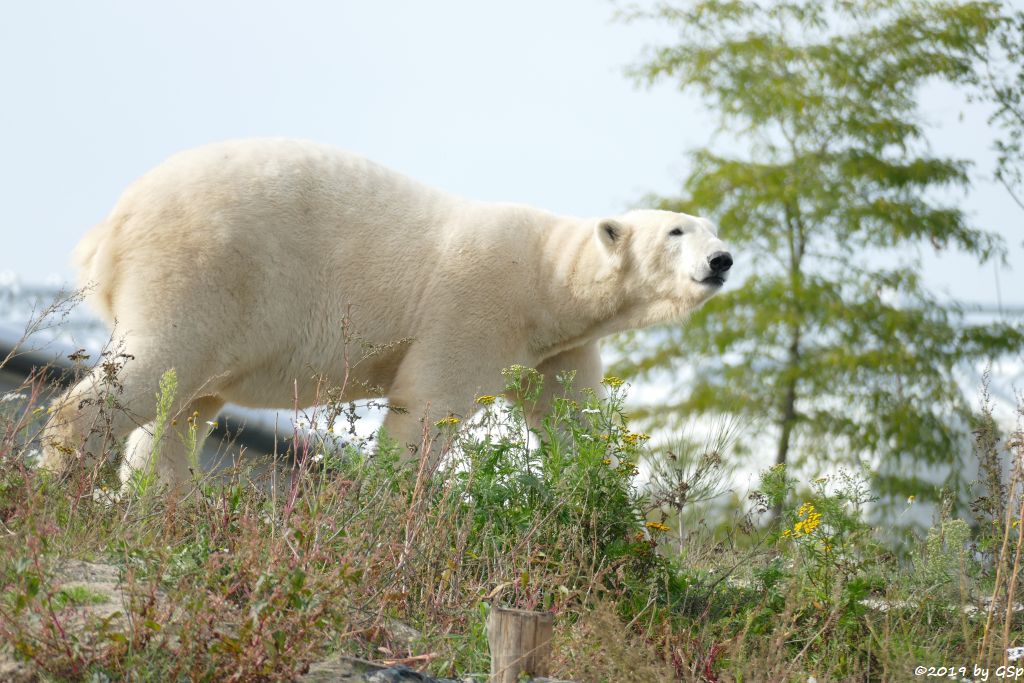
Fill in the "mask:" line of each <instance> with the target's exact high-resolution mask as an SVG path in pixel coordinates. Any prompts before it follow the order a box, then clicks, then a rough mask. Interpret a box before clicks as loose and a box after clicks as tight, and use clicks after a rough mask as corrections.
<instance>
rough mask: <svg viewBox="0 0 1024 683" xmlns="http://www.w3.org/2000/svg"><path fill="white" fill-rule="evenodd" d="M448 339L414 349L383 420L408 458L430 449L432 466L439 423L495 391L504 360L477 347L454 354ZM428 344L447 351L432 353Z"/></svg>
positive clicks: (469, 409) (393, 388) (468, 409)
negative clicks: (463, 352) (479, 396)
mask: <svg viewBox="0 0 1024 683" xmlns="http://www.w3.org/2000/svg"><path fill="white" fill-rule="evenodd" d="M446 344H447V341H446V342H445V343H441V344H440V345H433V346H432V345H429V344H422V345H421V346H420V348H419V349H413V350H412V351H410V353H409V355H408V356H407V357H406V358H405V360H403V362H402V366H401V367H400V368H399V371H398V374H397V376H396V377H395V381H394V382H393V384H392V386H391V390H390V391H389V392H388V402H389V404H390V405H391V406H392V409H391V410H389V411H388V416H387V418H386V419H385V420H384V431H385V432H386V433H387V435H388V436H389V437H391V438H392V439H394V440H395V441H397V442H398V444H399V446H400V447H402V448H403V449H404V453H405V454H406V455H407V457H408V459H409V460H419V459H420V458H421V457H422V455H423V454H426V455H427V456H428V463H429V465H430V466H431V467H434V466H436V465H437V464H438V463H439V462H440V460H441V456H442V455H443V453H442V452H441V448H442V443H441V440H440V439H438V438H437V437H438V435H439V433H440V432H441V430H440V429H439V428H438V427H437V422H438V421H440V420H441V419H443V418H445V417H448V416H449V415H454V416H456V417H457V418H459V419H460V420H464V419H466V418H468V417H470V416H471V415H472V414H473V413H474V412H475V408H476V406H475V404H474V403H473V400H474V399H475V398H476V397H477V396H478V395H480V394H483V393H490V394H494V393H497V392H498V391H499V390H500V387H501V386H502V384H503V379H502V376H501V363H500V362H496V361H493V360H489V359H487V358H484V357H483V356H485V355H486V354H485V353H483V352H481V351H479V350H477V352H476V354H475V357H474V355H473V354H458V353H452V350H451V349H450V347H447V346H446ZM482 348H485V349H486V348H488V347H487V346H483V347H482ZM430 349H442V350H444V351H448V353H444V354H443V355H441V354H437V355H431V354H430V353H429V352H428V351H429V350H430ZM449 353H450V354H451V355H449Z"/></svg>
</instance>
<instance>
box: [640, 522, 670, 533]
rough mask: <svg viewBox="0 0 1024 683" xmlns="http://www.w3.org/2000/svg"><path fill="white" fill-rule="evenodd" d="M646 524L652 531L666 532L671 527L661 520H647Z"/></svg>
mask: <svg viewBox="0 0 1024 683" xmlns="http://www.w3.org/2000/svg"><path fill="white" fill-rule="evenodd" d="M644 526H646V527H647V528H648V529H650V530H651V531H661V532H665V531H668V530H669V528H668V527H667V526H665V525H664V524H662V523H661V522H647V524H645V525H644Z"/></svg>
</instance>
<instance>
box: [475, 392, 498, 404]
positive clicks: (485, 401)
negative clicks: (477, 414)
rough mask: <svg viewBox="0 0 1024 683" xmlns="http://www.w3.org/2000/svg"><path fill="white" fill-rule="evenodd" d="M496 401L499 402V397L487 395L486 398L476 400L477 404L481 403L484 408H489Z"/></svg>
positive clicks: (481, 397)
mask: <svg viewBox="0 0 1024 683" xmlns="http://www.w3.org/2000/svg"><path fill="white" fill-rule="evenodd" d="M495 400H497V396H490V395H486V396H480V397H478V398H477V399H476V402H477V403H479V404H480V405H482V406H489V405H491V404H492V403H494V401H495Z"/></svg>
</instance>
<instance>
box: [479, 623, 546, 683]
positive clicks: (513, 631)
mask: <svg viewBox="0 0 1024 683" xmlns="http://www.w3.org/2000/svg"><path fill="white" fill-rule="evenodd" d="M553 624H554V620H553V619H552V617H551V613H550V612H528V611H526V610H521V609H508V608H505V607H491V614H490V616H489V617H488V618H487V642H488V644H490V646H491V677H490V679H489V680H490V681H491V683H516V681H518V680H519V675H520V674H521V673H526V674H529V675H530V676H547V675H548V666H549V663H548V659H549V658H550V656H551V630H552V627H553Z"/></svg>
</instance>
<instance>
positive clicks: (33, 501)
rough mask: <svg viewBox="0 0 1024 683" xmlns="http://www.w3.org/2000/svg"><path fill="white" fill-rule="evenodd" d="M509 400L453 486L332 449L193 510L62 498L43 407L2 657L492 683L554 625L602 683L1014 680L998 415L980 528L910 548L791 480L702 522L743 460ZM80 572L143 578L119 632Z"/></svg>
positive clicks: (32, 418) (9, 570)
mask: <svg viewBox="0 0 1024 683" xmlns="http://www.w3.org/2000/svg"><path fill="white" fill-rule="evenodd" d="M562 380H563V381H566V382H567V381H569V378H562ZM506 382H507V385H506V386H505V387H503V389H504V392H505V395H506V396H510V397H512V400H511V401H510V402H503V401H495V400H493V397H489V396H486V397H481V398H480V400H479V404H480V407H481V409H482V410H481V412H480V413H479V414H478V415H477V416H476V417H475V418H473V419H472V420H470V421H468V423H467V422H461V421H459V420H457V419H455V418H452V419H448V420H446V421H444V424H442V429H443V432H444V443H442V444H435V446H434V447H438V448H444V449H446V450H447V451H448V452H449V457H448V461H447V465H446V467H445V469H444V470H443V471H440V472H429V471H424V470H423V468H422V467H405V466H403V465H402V464H401V462H402V461H401V459H400V458H399V453H398V451H397V449H396V448H395V447H394V446H393V445H390V444H388V443H387V441H386V439H384V440H383V443H381V444H380V445H379V447H378V448H377V450H376V451H375V452H372V453H371V452H370V451H369V450H367V449H365V448H360V447H356V446H347V447H341V448H339V447H337V446H336V445H335V444H334V442H333V440H330V439H328V438H327V436H326V435H324V436H323V437H322V438H321V437H320V436H317V435H315V434H314V435H312V436H311V437H309V438H307V439H304V440H300V448H299V451H300V452H298V453H297V454H296V460H297V465H296V467H295V470H294V472H293V473H292V476H291V477H290V478H283V479H281V480H280V481H278V483H277V485H276V486H274V487H270V486H267V485H257V484H254V483H253V482H252V481H250V480H249V478H248V477H247V476H246V474H245V473H244V472H242V471H235V472H230V473H228V474H227V475H226V476H224V477H221V478H218V479H216V480H214V479H205V480H204V479H198V480H197V481H196V482H195V484H194V487H193V489H192V490H191V492H190V493H189V494H188V495H186V496H185V497H184V498H180V499H179V498H175V499H171V498H167V497H164V496H163V495H162V494H161V493H160V491H159V490H158V487H155V486H152V485H151V484H150V485H146V486H137V487H136V492H135V494H133V495H128V496H123V497H121V498H116V497H109V496H103V495H97V494H96V493H95V492H96V491H97V489H99V488H100V487H110V486H112V485H113V484H114V480H113V478H112V477H113V472H114V467H113V465H112V464H111V465H109V466H107V467H106V468H104V469H101V470H100V471H98V472H90V473H84V472H83V473H80V474H79V475H78V476H72V477H69V478H67V479H65V480H62V481H57V480H53V479H50V478H48V477H46V476H44V475H43V474H42V473H40V472H39V471H37V470H36V469H34V468H33V467H32V466H31V464H30V461H31V457H30V453H31V450H32V449H33V448H35V446H34V445H33V439H34V438H35V437H36V436H37V435H38V430H39V428H40V426H41V420H42V419H43V418H44V417H45V412H46V411H45V407H44V405H43V403H42V398H41V396H42V392H41V391H40V390H39V387H38V386H37V385H27V386H26V387H25V389H24V390H23V391H22V392H21V393H22V394H23V398H22V399H20V400H18V401H5V402H0V410H2V413H0V432H2V440H0V534H2V536H3V538H4V546H5V551H4V552H3V553H0V648H6V651H7V654H8V655H10V656H13V657H16V658H18V659H19V660H20V661H21V662H23V664H24V666H25V667H27V668H28V669H30V670H31V671H33V672H34V673H35V674H36V675H38V676H40V677H41V678H43V679H45V680H61V681H63V680H137V679H140V678H141V679H145V680H164V681H175V680H201V681H207V680H208V681H268V680H291V679H293V678H294V677H295V676H296V675H297V674H299V673H301V672H303V671H304V670H306V668H307V667H308V666H309V665H310V663H312V662H314V661H317V660H320V659H324V658H326V657H327V656H328V655H331V654H333V653H343V654H349V655H354V656H359V657H364V658H370V659H375V660H386V661H394V662H405V663H408V664H410V665H412V666H415V667H416V668H419V669H422V670H425V671H428V672H430V673H432V674H434V675H447V676H455V675H460V676H466V675H470V674H476V675H478V676H481V677H482V676H483V675H484V674H485V673H486V671H487V669H488V664H489V654H488V650H487V640H486V629H485V623H486V617H487V613H488V610H489V609H490V606H491V605H496V604H501V605H507V606H512V607H518V608H523V609H532V610H548V611H550V612H552V613H553V614H554V615H555V623H556V628H555V631H556V632H555V643H554V670H553V672H552V673H553V675H556V676H559V677H562V678H566V679H575V680H580V681H658V680H667V681H668V680H678V681H760V680H779V681H790V680H791V681H807V680H809V679H810V678H812V677H813V678H814V679H816V680H818V681H826V680H913V679H914V673H913V672H914V668H915V666H919V665H923V666H934V667H936V668H937V667H940V666H947V667H948V666H954V668H955V667H959V666H964V667H966V668H967V669H968V670H969V669H970V668H971V667H973V666H982V667H988V668H989V669H990V671H994V670H995V668H996V667H998V666H1001V665H1007V664H1011V665H1012V664H1013V662H1011V661H1010V653H1008V649H1009V648H1013V647H1015V646H1019V645H1021V644H1022V643H1021V641H1022V640H1024V638H1022V633H1021V626H1022V623H1024V616H1022V613H1021V612H1020V611H1018V610H1017V609H1016V608H1015V605H1016V604H1017V603H1019V602H1021V593H1022V592H1024V587H1022V586H1021V581H1020V579H1021V552H1022V542H1024V541H1022V539H1024V537H1022V534H1021V527H1020V520H1021V516H1022V512H1024V509H1022V507H1021V505H1022V500H1024V497H1022V494H1021V492H1022V487H1024V477H1022V473H1021V469H1020V462H1021V458H1022V456H1024V438H1022V434H1021V432H1020V431H1019V430H1018V431H1017V432H1015V433H1013V434H1010V435H1009V436H1008V437H1007V436H1006V435H1000V434H999V433H998V430H997V428H996V426H995V422H994V421H993V420H991V419H987V420H986V419H984V418H985V415H986V413H985V411H984V409H983V411H982V417H983V419H982V420H981V422H980V423H979V431H978V435H977V439H978V444H979V451H980V454H979V457H983V458H985V459H987V460H986V462H987V463H988V465H987V466H986V467H987V469H985V470H984V471H985V473H986V477H985V480H984V481H983V482H981V483H980V484H979V485H980V486H982V487H984V489H983V490H981V491H979V501H981V503H979V504H978V505H976V506H974V507H975V512H974V515H973V516H972V517H971V518H958V517H956V516H955V515H954V514H953V512H952V509H953V508H952V507H950V508H947V509H946V510H945V512H944V513H943V515H942V516H941V518H940V519H938V520H936V522H935V525H934V526H933V527H932V528H931V529H929V530H926V531H925V532H922V533H921V534H920V535H919V536H913V535H907V536H906V537H904V538H902V539H901V541H902V546H901V549H899V550H897V549H894V547H893V546H892V541H891V538H890V537H889V536H885V537H883V536H881V535H880V533H879V530H878V529H876V528H874V527H872V526H870V525H869V524H868V523H867V521H866V514H867V513H866V508H867V506H868V505H869V504H870V502H871V493H870V487H869V486H868V483H867V481H868V480H867V478H866V477H865V475H863V474H862V473H860V472H855V471H854V472H847V471H834V472H827V473H822V474H821V476H819V477H817V478H816V479H814V480H811V481H809V482H799V481H795V480H794V479H793V477H792V476H791V474H790V473H789V472H787V471H786V470H785V469H783V468H773V469H771V470H768V471H766V472H764V473H763V475H762V478H761V485H760V487H759V490H758V491H757V492H755V493H754V494H752V495H751V497H750V498H749V499H748V500H746V501H744V502H743V505H742V506H741V507H740V508H738V509H736V510H734V511H733V515H732V517H730V520H731V521H728V522H726V523H718V524H709V523H700V521H699V520H700V518H701V516H702V515H704V514H707V511H708V508H707V502H708V499H709V498H713V497H714V492H716V491H720V490H723V489H724V486H723V485H722V483H721V478H722V477H723V476H725V475H724V474H723V471H724V470H723V468H722V467H721V463H722V461H723V459H726V458H727V453H723V452H722V451H723V449H725V448H726V447H727V443H725V442H723V440H721V439H712V440H711V445H710V446H709V447H708V448H705V449H699V448H698V449H696V450H692V452H687V451H685V449H682V448H676V447H673V450H672V452H671V453H667V452H661V451H658V450H657V449H652V448H651V447H650V446H649V445H648V444H649V441H648V439H647V438H646V435H643V434H639V433H636V432H633V431H631V430H630V428H629V425H628V421H627V420H626V419H625V418H624V416H623V414H622V410H623V401H624V398H625V394H624V387H623V386H622V383H621V381H620V380H616V379H614V378H609V379H608V380H607V387H608V389H609V393H610V396H609V398H607V399H605V400H598V399H597V398H596V397H594V396H590V397H589V398H588V399H587V400H584V401H579V402H577V401H573V400H570V399H561V400H558V401H557V402H556V405H555V406H554V409H553V411H552V414H551V415H550V416H549V417H548V419H547V420H546V421H545V423H544V426H543V428H542V429H541V430H539V431H540V439H539V443H537V444H533V445H532V446H528V445H527V443H526V442H525V435H526V429H525V426H524V423H523V418H522V414H523V411H522V406H523V405H524V404H528V403H529V402H530V401H531V400H533V399H534V398H535V397H536V392H537V391H538V389H539V382H540V379H539V378H538V377H537V376H536V374H535V373H533V372H532V371H530V370H526V369H523V368H511V369H510V370H509V371H507V373H506ZM170 391H173V389H172V387H171V382H169V381H168V382H167V383H166V386H165V387H164V392H165V393H167V392H170ZM983 408H984V406H983ZM318 410H322V411H332V410H334V411H336V410H337V408H336V407H332V406H330V405H328V406H324V407H323V408H321V409H318ZM988 417H989V418H990V417H991V415H990V414H988ZM316 418H317V415H315V414H314V415H311V416H307V419H309V420H315V419H316ZM993 444H996V446H993ZM999 444H1003V445H1004V446H1005V448H1006V449H1007V450H1002V449H1001V448H1000V447H998V445H999ZM993 458H995V459H996V460H999V459H1002V461H1001V463H1002V464H998V463H997V464H993V462H994V461H993ZM1007 458H1010V461H1011V462H1015V463H1017V465H1016V466H1015V467H1013V468H1010V469H1009V470H1007V469H1006V462H1005V461H1006V460H1007ZM645 460H647V461H650V462H653V463H655V464H656V466H654V467H652V469H654V471H656V472H660V474H659V476H655V477H654V478H653V480H652V481H653V482H654V483H653V484H652V485H651V486H650V487H648V486H644V487H642V486H641V484H640V479H639V475H638V472H639V469H640V465H641V464H642V463H643V461H645ZM659 463H660V465H664V464H665V463H672V464H673V465H672V466H673V468H674V469H673V470H672V472H667V471H666V470H665V469H664V468H663V467H662V468H661V469H659V465H658V464H659ZM1007 471H1008V472H1009V474H1008V475H1007V474H1006V472H1007ZM996 494H998V495H996ZM773 509H781V510H782V514H781V515H780V516H779V517H774V516H773V515H772V513H771V511H772V510H773ZM69 559H76V560H88V561H96V562H103V563H108V564H111V565H114V566H116V567H117V568H118V571H119V574H120V578H121V590H122V595H121V596H120V598H119V599H120V604H119V605H117V607H118V608H119V609H117V610H116V611H115V612H114V613H112V614H111V613H109V612H108V613H107V614H106V616H104V617H102V618H99V617H96V616H95V615H91V613H90V612H89V609H90V605H94V604H96V603H97V602H98V601H101V600H102V601H106V600H108V599H109V598H104V596H102V595H97V594H93V593H91V592H90V591H89V590H88V589H83V588H75V587H74V586H73V585H72V586H69V585H66V584H68V581H66V579H65V578H64V577H62V574H61V567H62V565H63V563H64V562H66V561H67V560H69ZM965 677H967V678H969V677H970V676H969V675H966V676H965Z"/></svg>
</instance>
